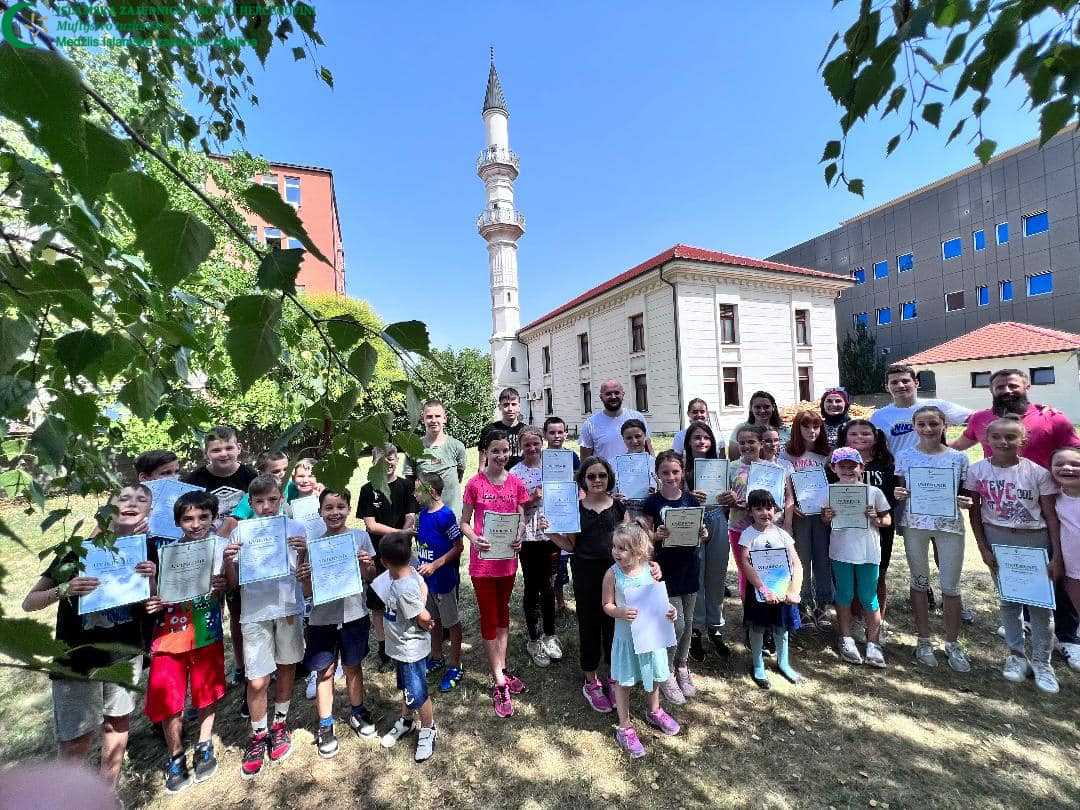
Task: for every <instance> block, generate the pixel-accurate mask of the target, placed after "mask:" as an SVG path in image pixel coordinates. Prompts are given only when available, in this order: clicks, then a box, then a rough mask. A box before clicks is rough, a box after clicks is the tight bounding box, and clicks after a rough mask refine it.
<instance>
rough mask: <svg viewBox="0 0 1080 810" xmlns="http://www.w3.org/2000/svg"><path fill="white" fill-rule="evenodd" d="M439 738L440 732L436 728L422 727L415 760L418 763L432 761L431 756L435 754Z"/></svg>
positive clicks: (417, 741)
mask: <svg viewBox="0 0 1080 810" xmlns="http://www.w3.org/2000/svg"><path fill="white" fill-rule="evenodd" d="M438 736H439V732H438V730H437V729H436V728H435V726H422V727H421V728H420V734H419V736H418V737H417V740H416V757H415V759H416V761H417V762H423V761H424V760H425V759H431V755H432V754H434V753H435V740H436V739H437V738H438Z"/></svg>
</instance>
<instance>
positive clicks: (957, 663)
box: [945, 644, 971, 672]
mask: <svg viewBox="0 0 1080 810" xmlns="http://www.w3.org/2000/svg"><path fill="white" fill-rule="evenodd" d="M945 654H946V655H947V656H949V667H950V668H951V669H952V671H953V672H971V660H970V659H969V658H968V657H967V653H966V652H964V650H963V649H962V648H961V647H960V645H959V644H946V645H945Z"/></svg>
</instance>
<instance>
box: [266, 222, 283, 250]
mask: <svg viewBox="0 0 1080 810" xmlns="http://www.w3.org/2000/svg"><path fill="white" fill-rule="evenodd" d="M263 238H264V239H265V240H266V246H267V247H272V248H280V247H281V229H280V228H270V227H264V228H263Z"/></svg>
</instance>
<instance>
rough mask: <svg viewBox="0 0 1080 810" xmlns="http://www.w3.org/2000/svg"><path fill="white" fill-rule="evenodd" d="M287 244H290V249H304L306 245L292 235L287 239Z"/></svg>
mask: <svg viewBox="0 0 1080 810" xmlns="http://www.w3.org/2000/svg"><path fill="white" fill-rule="evenodd" d="M285 244H286V245H288V247H289V250H303V248H304V246H303V245H301V244H300V240H299V239H297V238H295V237H293V236H290V237H289V238H288V239H286V240H285Z"/></svg>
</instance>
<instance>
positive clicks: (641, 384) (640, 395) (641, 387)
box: [633, 374, 649, 413]
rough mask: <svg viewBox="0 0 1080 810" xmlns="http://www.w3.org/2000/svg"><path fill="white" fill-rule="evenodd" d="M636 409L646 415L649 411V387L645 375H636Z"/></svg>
mask: <svg viewBox="0 0 1080 810" xmlns="http://www.w3.org/2000/svg"><path fill="white" fill-rule="evenodd" d="M633 379H634V403H635V404H634V408H635V409H637V410H639V411H641V412H642V413H644V412H645V411H647V410H649V385H648V383H647V382H646V380H645V375H644V374H635V375H634V378H633Z"/></svg>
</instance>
